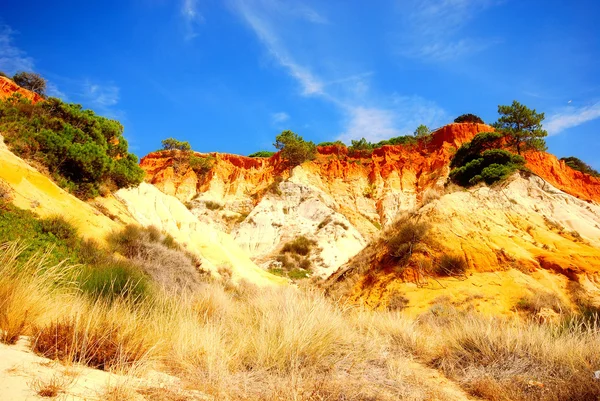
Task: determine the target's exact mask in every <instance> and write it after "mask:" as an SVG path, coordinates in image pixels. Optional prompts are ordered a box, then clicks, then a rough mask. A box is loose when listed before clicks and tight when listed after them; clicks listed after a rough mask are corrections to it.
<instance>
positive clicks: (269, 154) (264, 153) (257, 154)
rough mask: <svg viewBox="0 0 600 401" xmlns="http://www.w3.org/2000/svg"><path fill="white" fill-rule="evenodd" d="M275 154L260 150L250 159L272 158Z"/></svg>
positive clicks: (251, 155)
mask: <svg viewBox="0 0 600 401" xmlns="http://www.w3.org/2000/svg"><path fill="white" fill-rule="evenodd" d="M274 154H275V152H271V151H270V150H259V151H258V152H254V153H252V154H250V155H248V157H271V156H273V155H274Z"/></svg>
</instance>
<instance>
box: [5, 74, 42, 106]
mask: <svg viewBox="0 0 600 401" xmlns="http://www.w3.org/2000/svg"><path fill="white" fill-rule="evenodd" d="M14 93H18V94H20V95H21V96H23V97H24V98H26V99H29V100H31V101H32V102H33V103H37V102H40V101H42V100H44V98H43V97H41V96H40V95H38V94H37V93H35V92H32V91H30V90H27V89H24V88H21V87H20V86H19V85H17V84H16V83H14V82H13V80H12V79H9V78H6V77H0V99H6V98H8V97H11V96H12V95H13V94H14Z"/></svg>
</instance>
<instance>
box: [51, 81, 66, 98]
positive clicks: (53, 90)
mask: <svg viewBox="0 0 600 401" xmlns="http://www.w3.org/2000/svg"><path fill="white" fill-rule="evenodd" d="M46 94H47V95H48V96H50V97H57V98H59V99H62V100H63V101H65V102H68V101H69V97H68V96H67V95H66V94H65V93H64V92H62V91H61V90H60V89H58V86H56V85H55V84H54V83H52V82H47V83H46Z"/></svg>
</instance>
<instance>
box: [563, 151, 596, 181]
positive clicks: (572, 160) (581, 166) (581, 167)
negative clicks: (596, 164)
mask: <svg viewBox="0 0 600 401" xmlns="http://www.w3.org/2000/svg"><path fill="white" fill-rule="evenodd" d="M560 160H562V161H564V162H565V164H566V165H567V166H569V167H571V168H572V169H573V170H577V171H580V172H582V173H585V174H589V175H591V176H593V177H600V173H599V172H598V171H596V170H594V169H593V168H592V166H590V165H589V164H586V163H584V162H583V161H582V160H581V159H578V158H576V157H574V156H570V157H563V158H561V159H560Z"/></svg>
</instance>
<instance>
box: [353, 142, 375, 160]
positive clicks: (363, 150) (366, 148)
mask: <svg viewBox="0 0 600 401" xmlns="http://www.w3.org/2000/svg"><path fill="white" fill-rule="evenodd" d="M351 142H352V145H351V146H350V147H349V148H348V155H349V156H351V157H370V156H371V153H373V149H375V145H374V144H372V143H371V142H368V141H367V140H366V139H365V138H360V139H359V140H358V141H355V140H352V141H351Z"/></svg>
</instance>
